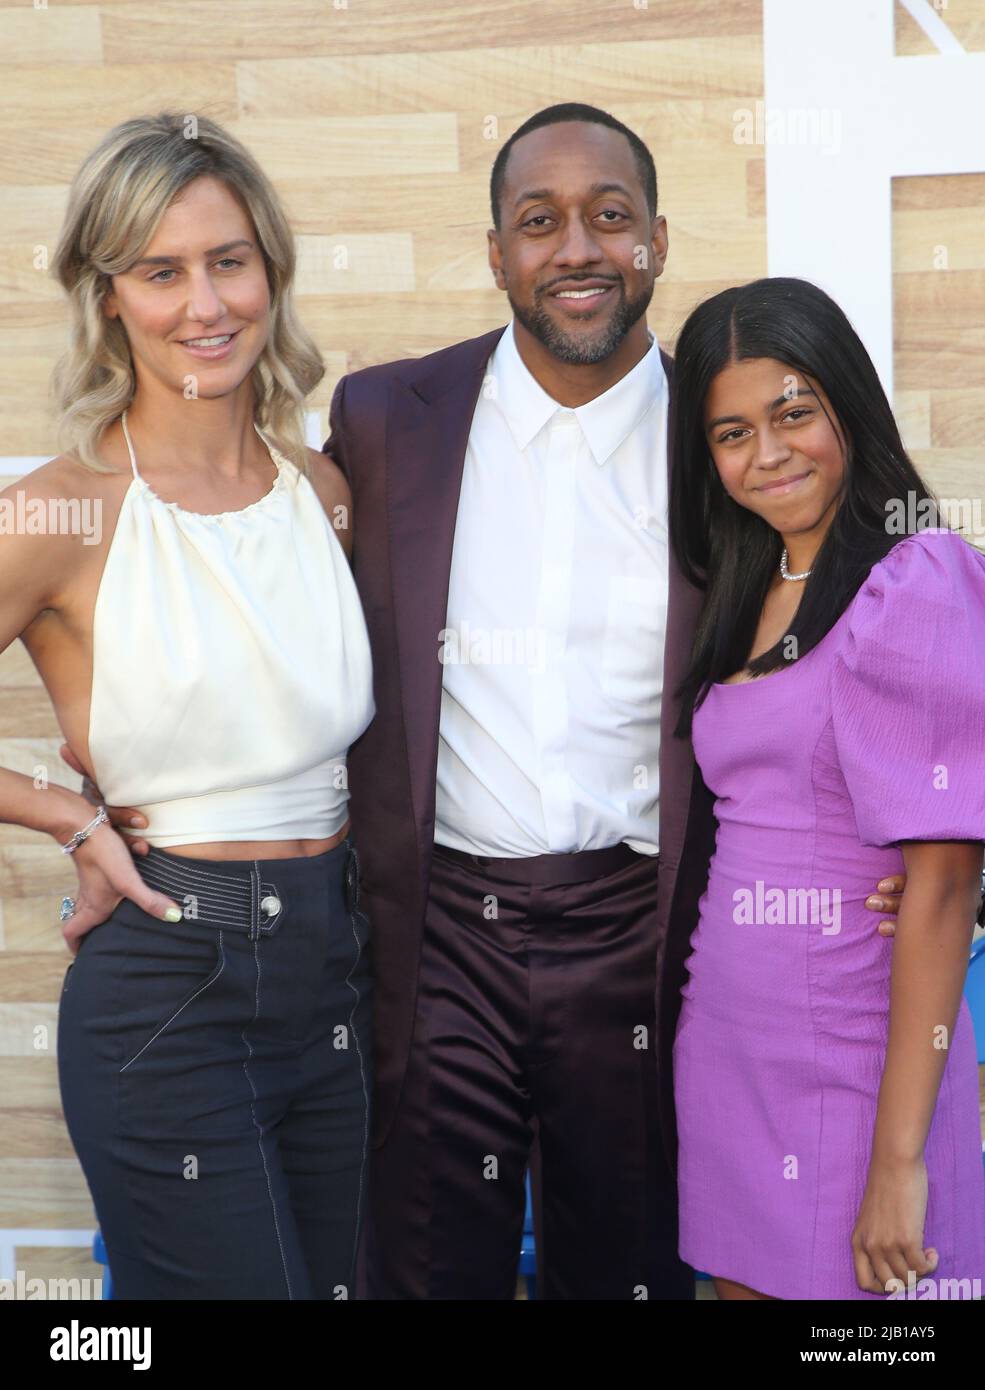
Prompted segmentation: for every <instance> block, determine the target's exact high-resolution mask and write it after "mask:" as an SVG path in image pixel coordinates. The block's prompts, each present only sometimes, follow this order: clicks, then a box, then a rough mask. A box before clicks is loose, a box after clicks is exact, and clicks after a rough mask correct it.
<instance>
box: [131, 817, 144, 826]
mask: <svg viewBox="0 0 985 1390" xmlns="http://www.w3.org/2000/svg"><path fill="white" fill-rule="evenodd" d="M130 824H131V825H143V824H144V818H143V816H131V817H130Z"/></svg>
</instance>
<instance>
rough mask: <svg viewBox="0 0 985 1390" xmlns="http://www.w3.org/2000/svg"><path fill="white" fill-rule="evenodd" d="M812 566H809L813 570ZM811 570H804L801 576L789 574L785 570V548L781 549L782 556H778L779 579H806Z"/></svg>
mask: <svg viewBox="0 0 985 1390" xmlns="http://www.w3.org/2000/svg"><path fill="white" fill-rule="evenodd" d="M813 568H814V566H813V565H812V566H811V569H813ZM810 572H811V570H804V572H803V574H791V573H790V571H789V570H788V569H787V547H786V546H784V547H783V554H782V555H781V556H780V578H781V579H807V578H808V576H809V575H810Z"/></svg>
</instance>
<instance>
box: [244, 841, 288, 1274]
mask: <svg viewBox="0 0 985 1390" xmlns="http://www.w3.org/2000/svg"><path fill="white" fill-rule="evenodd" d="M252 873H253V874H254V875H255V880H254V881H253V882H252V887H253V901H254V904H255V905H257V903H258V897H259V879H260V871H259V869H257V867H256V861H254V863H253V867H252ZM251 935H252V920H251ZM253 958H254V960H255V961H256V967H257V983H256V995H255V1004H254V1010H253V1019H252V1023H256V1021H257V1019H258V1018H259V1017H260V938H259V937H258V936H253ZM251 1026H252V1024H250V1023H248V1024H247V1025H246V1027H247V1028H249V1027H251ZM242 1038H243V1041H244V1042H245V1043H246V1046H247V1047H248V1048H249V1052H250V1056H249V1057H244V1058H243V1072H244V1073H245V1075H246V1079H247V1081H248V1082H249V1086H250V1090H251V1091H252V1092H253V1099H252V1100H251V1101H250V1114H251V1116H252V1118H253V1127H254V1129H255V1130H256V1132H257V1148H258V1149H259V1150H260V1157H261V1159H262V1160H263V1172H264V1176H265V1178H266V1179H267V1195H268V1196H269V1198H270V1210H271V1213H272V1215H273V1218H274V1233H275V1235H276V1236H277V1246H278V1248H279V1250H280V1262H281V1265H282V1266H283V1269H284V1282H285V1283H286V1284H287V1296H288V1298H289V1299H292V1300H293V1298H294V1290H293V1289H292V1288H291V1276H290V1274H289V1273H288V1269H287V1257H286V1256H285V1254H284V1242H283V1241H282V1240H281V1235H280V1222H279V1220H278V1219H277V1203H276V1202H275V1201H274V1190H273V1188H272V1187H271V1185H270V1169H269V1168H268V1167H267V1155H266V1152H265V1151H264V1147H263V1130H262V1129H261V1128H260V1126H259V1124H258V1123H257V1113H256V1098H257V1091H256V1087H255V1086H254V1084H253V1078H252V1076H251V1075H250V1069H249V1061H250V1058H252V1056H253V1046H252V1044H251V1043H250V1040H249V1038H248V1037H247V1036H246V1028H244V1029H243V1033H242Z"/></svg>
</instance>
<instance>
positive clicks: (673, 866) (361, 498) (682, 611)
mask: <svg viewBox="0 0 985 1390" xmlns="http://www.w3.org/2000/svg"><path fill="white" fill-rule="evenodd" d="M503 332H504V329H502V328H497V329H495V330H494V331H493V332H491V333H484V334H483V335H482V336H481V337H478V338H471V339H469V341H468V342H464V343H457V344H455V346H454V347H448V348H443V349H442V350H441V351H439V352H433V353H430V354H429V355H428V356H426V357H419V358H410V359H406V360H404V361H400V362H387V363H384V364H382V365H380V366H375V367H367V368H365V369H364V370H362V371H359V372H354V373H353V374H352V375H350V376H346V377H343V378H342V380H341V381H340V382H339V384H338V386H337V387H336V390H335V395H334V396H333V399H332V406H331V414H330V421H329V424H330V429H331V434H330V436H329V438H328V440H327V441H326V443H325V444H324V446H323V452H325V453H328V454H330V455H331V456H332V458H333V459H334V460H335V461H336V463H338V465H339V467H340V468H341V469H342V470H343V472H344V473H345V475H346V477H347V479H348V481H349V486H350V487H351V489H352V499H353V522H354V532H353V535H354V545H353V571H354V574H355V578H356V583H357V585H358V588H359V594H360V597H361V599H362V604H363V611H364V613H365V615H366V624H367V627H368V628H369V636H370V642H371V644H372V651H373V668H374V695H375V700H376V717H375V718H374V719H373V721H372V723H371V724H370V726H369V728H368V729H367V730H366V732H365V733H364V734H363V735H362V737H361V738H359V739H358V740H357V741H356V742H355V743H354V744H353V746H352V748H351V750H350V752H349V760H348V765H349V786H350V792H351V798H352V799H351V803H350V810H351V813H352V834H353V839H354V841H355V844H356V847H357V849H358V851H359V857H360V863H361V867H362V871H363V891H364V899H363V902H362V906H363V907H364V908H365V910H366V912H367V913H368V915H369V918H370V922H371V925H372V933H373V935H372V940H373V965H374V972H375V980H376V992H375V998H374V1062H375V1094H374V1119H373V1141H372V1142H373V1146H374V1147H379V1146H380V1145H381V1144H382V1143H383V1142H384V1140H385V1138H386V1136H387V1132H388V1130H389V1128H390V1123H391V1121H392V1119H393V1116H394V1113H395V1111H396V1108H397V1104H398V1101H399V1099H400V1091H401V1086H402V1084H403V1078H404V1074H405V1071H406V1067H407V1059H408V1055H409V1050H410V1043H411V1036H412V1032H413V1027H414V1013H415V1007H416V997H417V979H418V966H419V962H420V950H421V936H422V931H423V924H424V911H425V904H426V900H427V894H428V883H429V878H430V872H431V847H432V845H433V843H434V808H435V779H436V775H437V762H438V719H439V713H440V704H441V674H442V667H441V663H440V662H439V660H438V652H439V648H440V641H439V637H438V634H439V632H440V631H441V629H442V628H444V627H445V625H446V616H447V604H448V582H449V575H450V571H451V556H452V543H453V540H454V535H455V522H456V518H457V513H458V497H459V491H460V488H461V482H462V472H463V468H464V463H465V451H466V446H467V444H468V437H469V430H470V427H471V424H472V416H473V413H474V411H475V406H476V402H477V400H478V397H479V391H480V389H481V386H482V381H483V377H484V375H485V372H486V365H487V363H488V361H489V358H490V356H491V354H492V352H493V349H494V348H495V346H496V343H497V342H498V341H499V338H500V337H501V335H502V333H503ZM663 362H664V367H665V369H666V370H667V373H668V378H669V377H670V374H671V372H672V370H673V363H672V362H671V359H670V358H668V357H666V356H664V357H663ZM700 602H701V596H700V593H699V592H698V591H697V590H696V589H694V588H693V587H692V586H691V585H689V584H688V583H687V582H686V581H685V579H684V577H683V576H682V575H681V574H680V572H679V570H678V569H677V567H676V565H675V563H674V560H673V556H672V557H671V569H670V601H669V612H668V615H667V629H666V644H665V648H664V696H663V704H662V714H661V734H660V870H659V875H658V880H659V888H658V891H657V908H658V915H659V928H658V930H659V947H658V951H659V955H658V971H659V973H658V977H657V978H658V987H657V1020H658V1023H657V1034H658V1035H657V1038H656V1039H655V1040H654V1042H655V1046H656V1047H657V1063H658V1069H659V1074H660V1097H661V1099H660V1104H661V1114H662V1128H663V1134H664V1141H665V1145H666V1148H667V1154H668V1159H669V1161H670V1164H671V1168H672V1170H673V1169H674V1168H676V1162H677V1140H676V1129H675V1125H674V1111H673V1079H672V1075H671V1049H672V1047H673V1039H674V1028H675V1025H676V1021H677V1014H678V1010H679V1007H680V987H681V984H682V983H683V981H684V978H685V972H684V970H683V961H684V959H685V957H686V956H687V954H688V949H689V948H688V939H689V937H690V934H691V931H692V929H693V927H694V925H695V922H696V921H697V902H698V899H699V897H700V896H701V894H702V893H703V892H704V889H705V886H706V883H707V877H708V859H709V856H710V853H711V849H712V846H713V841H714V819H713V816H712V799H711V796H710V794H709V793H708V791H707V789H706V788H705V786H704V783H703V782H702V780H701V777H700V774H699V773H698V772H697V769H696V767H695V764H694V758H693V754H692V751H691V745H690V743H689V742H688V741H687V740H682V739H676V738H674V737H673V735H672V730H673V728H674V725H675V723H676V721H677V715H678V702H677V701H676V699H675V698H674V695H673V691H674V688H675V686H676V685H677V683H678V681H679V680H680V678H681V676H682V674H683V671H684V668H685V664H686V661H687V657H688V654H689V651H690V645H691V639H692V634H693V629H694V625H695V622H696V619H697V614H698V610H699V607H700ZM685 842H687V845H688V853H687V856H686V857H685V858H682V856H683V851H684V845H685ZM600 1118H601V1117H600Z"/></svg>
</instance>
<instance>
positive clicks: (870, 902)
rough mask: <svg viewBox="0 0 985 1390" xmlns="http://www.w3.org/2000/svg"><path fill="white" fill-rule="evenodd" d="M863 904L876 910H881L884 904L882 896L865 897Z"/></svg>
mask: <svg viewBox="0 0 985 1390" xmlns="http://www.w3.org/2000/svg"><path fill="white" fill-rule="evenodd" d="M865 905H866V907H871V908H874V909H875V911H876V912H881V911H882V909H883V908H884V907H885V906H886V904H885V903H884V902H883V900H882V898H866V900H865Z"/></svg>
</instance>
